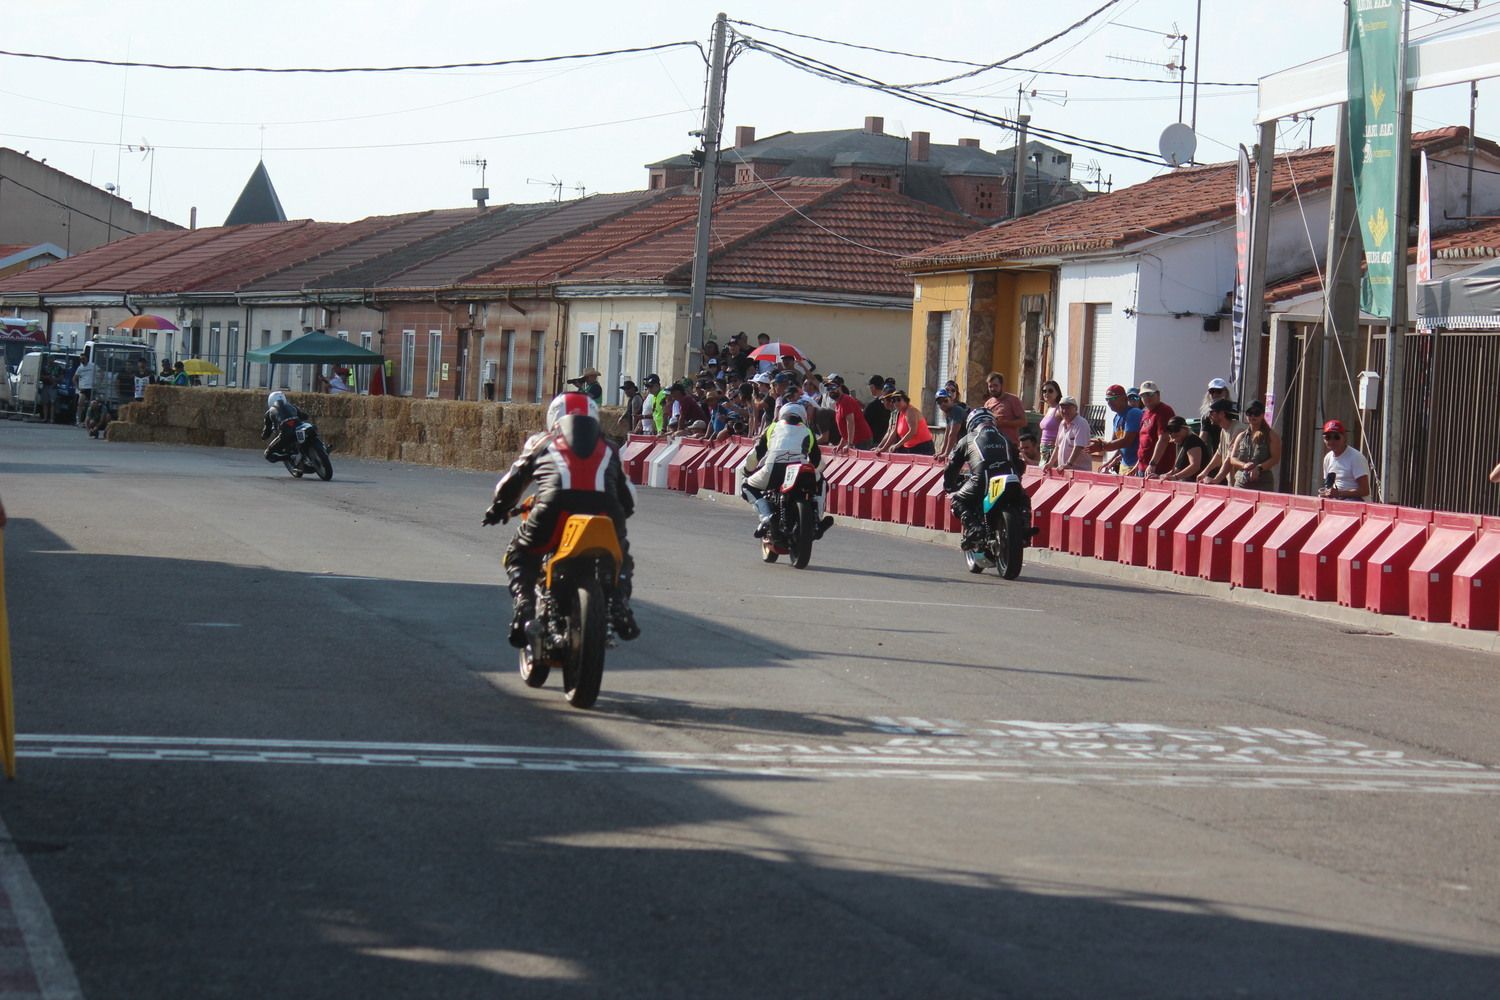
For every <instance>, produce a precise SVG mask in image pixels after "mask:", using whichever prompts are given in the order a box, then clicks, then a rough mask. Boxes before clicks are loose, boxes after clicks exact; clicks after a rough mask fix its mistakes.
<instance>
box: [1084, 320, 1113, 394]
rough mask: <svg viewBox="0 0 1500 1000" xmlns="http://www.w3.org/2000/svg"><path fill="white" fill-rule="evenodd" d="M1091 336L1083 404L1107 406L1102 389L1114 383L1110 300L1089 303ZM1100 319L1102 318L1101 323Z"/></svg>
mask: <svg viewBox="0 0 1500 1000" xmlns="http://www.w3.org/2000/svg"><path fill="white" fill-rule="evenodd" d="M1089 311H1090V313H1092V315H1091V316H1090V317H1089V318H1090V321H1091V327H1090V329H1091V331H1092V334H1093V335H1092V336H1091V337H1089V392H1088V398H1087V399H1085V400H1083V405H1084V406H1086V407H1087V406H1107V405H1108V404H1107V403H1105V402H1104V390H1105V389H1107V388H1109V387H1110V386H1111V385H1113V384H1114V382H1115V379H1114V377H1113V376H1114V362H1115V322H1114V321H1115V315H1114V305H1113V303H1110V302H1095V303H1091V304H1090V305H1089ZM1100 320H1103V322H1102V323H1101V322H1100Z"/></svg>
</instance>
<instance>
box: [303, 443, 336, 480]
mask: <svg viewBox="0 0 1500 1000" xmlns="http://www.w3.org/2000/svg"><path fill="white" fill-rule="evenodd" d="M307 457H308V459H309V460H310V461H311V462H312V467H313V471H314V472H316V473H317V474H318V478H319V479H321V480H323V482H325V483H326V482H328V480H330V479H332V478H333V463H332V462H331V461H329V459H328V449H327V448H325V447H323V442H322V441H314V442H313V446H312V448H311V449H310V450H309V451H308V455H307Z"/></svg>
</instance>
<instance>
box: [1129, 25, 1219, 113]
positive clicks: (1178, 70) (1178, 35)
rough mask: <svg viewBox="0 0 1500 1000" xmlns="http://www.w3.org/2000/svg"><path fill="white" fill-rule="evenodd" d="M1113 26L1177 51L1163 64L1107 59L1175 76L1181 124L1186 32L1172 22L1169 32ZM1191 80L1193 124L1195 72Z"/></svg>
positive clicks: (1153, 61)
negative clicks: (1135, 32) (1146, 67)
mask: <svg viewBox="0 0 1500 1000" xmlns="http://www.w3.org/2000/svg"><path fill="white" fill-rule="evenodd" d="M1200 10H1201V8H1200ZM1114 26H1115V27H1117V28H1129V29H1130V30H1131V31H1144V32H1145V33H1146V34H1148V35H1155V36H1156V37H1158V38H1160V39H1161V43H1162V45H1163V46H1165V47H1166V48H1168V49H1176V50H1177V51H1176V52H1174V53H1173V54H1172V57H1171V58H1170V59H1169V60H1168V61H1167V62H1164V63H1163V62H1158V61H1157V60H1155V59H1134V58H1131V57H1130V56H1110V57H1109V58H1111V59H1113V60H1115V61H1116V62H1124V63H1134V64H1136V65H1137V66H1156V67H1160V68H1161V69H1164V70H1166V71H1167V72H1168V73H1175V74H1177V120H1178V121H1179V122H1181V121H1182V118H1183V113H1184V111H1185V110H1186V109H1185V108H1184V107H1183V105H1184V103H1185V101H1186V98H1187V43H1188V36H1187V34H1186V32H1183V31H1182V30H1181V29H1179V28H1178V27H1177V24H1176V22H1173V24H1172V30H1171V31H1160V30H1158V29H1156V28H1142V27H1140V26H1139V25H1135V24H1122V23H1120V22H1119V21H1115V22H1114ZM1193 80H1194V83H1193V104H1194V108H1193V120H1194V122H1196V121H1197V120H1198V109H1197V99H1198V90H1197V75H1196V70H1195V71H1194V77H1193Z"/></svg>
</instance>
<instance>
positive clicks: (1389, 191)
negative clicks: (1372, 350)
mask: <svg viewBox="0 0 1500 1000" xmlns="http://www.w3.org/2000/svg"><path fill="white" fill-rule="evenodd" d="M1402 25H1403V17H1402V0H1350V18H1349V151H1350V153H1351V156H1350V164H1351V165H1352V166H1353V168H1354V198H1355V202H1356V204H1357V205H1358V208H1359V223H1360V226H1359V229H1360V235H1361V236H1362V237H1363V239H1364V247H1365V278H1364V283H1363V284H1362V285H1361V287H1360V308H1362V309H1363V310H1364V311H1365V312H1367V313H1370V314H1371V315H1374V316H1380V317H1384V318H1387V319H1388V318H1390V315H1391V295H1392V291H1393V286H1392V282H1393V277H1392V275H1393V274H1394V271H1395V267H1396V264H1397V261H1396V259H1395V258H1396V255H1395V249H1394V247H1395V243H1394V238H1395V228H1396V217H1397V210H1396V196H1397V192H1396V176H1397V162H1396V157H1397V151H1398V150H1399V149H1400V148H1401V146H1402V143H1401V137H1400V136H1399V135H1397V116H1398V112H1399V109H1400V106H1401V99H1402V89H1403V87H1404V85H1405V81H1404V80H1400V79H1398V78H1397V66H1398V65H1399V63H1400V54H1401V45H1402V42H1403V38H1402ZM1400 263H1401V265H1402V266H1405V261H1402V262H1400Z"/></svg>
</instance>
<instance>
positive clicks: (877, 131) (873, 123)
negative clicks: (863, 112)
mask: <svg viewBox="0 0 1500 1000" xmlns="http://www.w3.org/2000/svg"><path fill="white" fill-rule="evenodd" d="M865 131H866V132H868V133H870V134H871V135H885V119H884V118H876V117H874V116H873V115H872V116H870V117H868V118H866V119H865Z"/></svg>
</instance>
